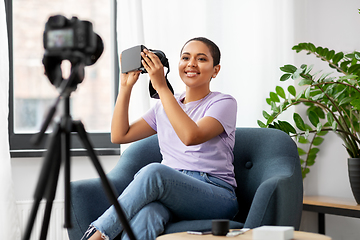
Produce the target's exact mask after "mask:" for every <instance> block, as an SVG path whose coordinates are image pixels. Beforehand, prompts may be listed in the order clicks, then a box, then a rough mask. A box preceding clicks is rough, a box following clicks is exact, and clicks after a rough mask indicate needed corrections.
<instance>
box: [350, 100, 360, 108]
mask: <svg viewBox="0 0 360 240" xmlns="http://www.w3.org/2000/svg"><path fill="white" fill-rule="evenodd" d="M350 104H351V106H353V107H354V109H356V110H360V99H355V100H352V101H351V102H350Z"/></svg>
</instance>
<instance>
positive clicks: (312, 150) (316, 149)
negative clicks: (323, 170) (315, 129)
mask: <svg viewBox="0 0 360 240" xmlns="http://www.w3.org/2000/svg"><path fill="white" fill-rule="evenodd" d="M319 151H320V149H319V148H312V149H310V151H309V154H315V155H316V154H317V153H318V152H319Z"/></svg>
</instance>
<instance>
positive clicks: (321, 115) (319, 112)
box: [314, 107, 325, 119]
mask: <svg viewBox="0 0 360 240" xmlns="http://www.w3.org/2000/svg"><path fill="white" fill-rule="evenodd" d="M314 111H315V113H316V114H317V115H318V117H319V118H321V119H325V113H324V110H323V109H322V108H320V107H316V108H315V109H314Z"/></svg>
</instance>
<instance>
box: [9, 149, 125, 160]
mask: <svg viewBox="0 0 360 240" xmlns="http://www.w3.org/2000/svg"><path fill="white" fill-rule="evenodd" d="M46 151H47V150H46V149H34V150H11V151H10V156H11V158H30V157H43V156H44V153H45V152H46ZM94 151H95V154H96V155H97V156H110V155H120V148H95V149H94ZM70 154H71V156H89V154H88V152H87V150H86V149H71V150H70Z"/></svg>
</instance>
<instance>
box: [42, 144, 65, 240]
mask: <svg viewBox="0 0 360 240" xmlns="http://www.w3.org/2000/svg"><path fill="white" fill-rule="evenodd" d="M56 140H57V145H58V146H59V147H57V148H56V149H55V151H54V152H53V153H52V155H50V156H52V157H53V158H52V160H53V164H52V167H51V174H50V179H49V180H48V182H49V183H48V185H47V189H46V193H45V194H46V196H45V198H46V200H47V201H46V207H45V212H44V218H43V225H42V228H41V234H40V240H45V239H46V236H47V233H48V229H49V223H50V217H51V210H52V206H53V202H54V199H55V195H56V188H57V184H58V180H59V174H60V167H61V152H60V149H61V147H60V145H61V144H60V139H56Z"/></svg>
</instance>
